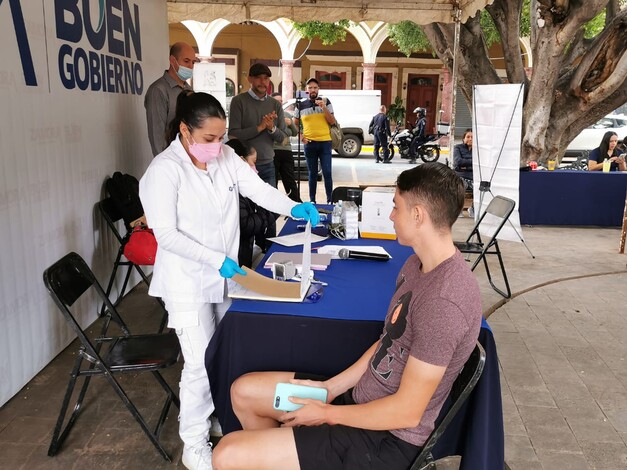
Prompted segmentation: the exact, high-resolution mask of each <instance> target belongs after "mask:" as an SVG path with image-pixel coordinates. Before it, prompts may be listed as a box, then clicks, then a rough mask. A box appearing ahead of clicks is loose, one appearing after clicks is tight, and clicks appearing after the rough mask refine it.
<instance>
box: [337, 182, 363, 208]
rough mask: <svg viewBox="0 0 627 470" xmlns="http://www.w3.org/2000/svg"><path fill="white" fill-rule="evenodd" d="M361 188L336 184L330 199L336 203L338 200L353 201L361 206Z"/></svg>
mask: <svg viewBox="0 0 627 470" xmlns="http://www.w3.org/2000/svg"><path fill="white" fill-rule="evenodd" d="M361 192H362V191H361V188H355V187H349V186H338V187H337V188H334V189H333V192H332V193H331V201H332V202H333V203H336V202H338V201H354V202H355V204H357V205H358V206H361Z"/></svg>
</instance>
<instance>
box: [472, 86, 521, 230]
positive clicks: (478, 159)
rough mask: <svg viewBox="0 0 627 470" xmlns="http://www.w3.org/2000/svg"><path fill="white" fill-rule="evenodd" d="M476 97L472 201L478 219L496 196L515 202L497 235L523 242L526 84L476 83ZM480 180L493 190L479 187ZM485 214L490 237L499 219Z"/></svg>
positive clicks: (474, 107)
mask: <svg viewBox="0 0 627 470" xmlns="http://www.w3.org/2000/svg"><path fill="white" fill-rule="evenodd" d="M473 90H474V97H473V119H472V130H473V146H472V161H473V201H474V209H475V218H476V219H477V218H478V217H479V216H480V214H482V213H483V212H484V211H485V209H486V207H487V206H488V204H489V203H490V201H491V200H492V198H493V197H494V196H504V197H507V198H509V199H513V200H514V201H516V208H515V210H514V212H513V213H512V215H511V216H510V218H509V220H510V222H511V223H506V224H505V226H504V227H503V229H502V230H501V232H500V233H499V236H498V238H499V239H503V240H510V241H522V229H521V227H520V217H519V215H518V202H519V197H518V184H519V178H520V176H519V175H520V141H521V132H522V111H523V94H524V90H523V85H520V84H511V85H475V86H474V88H473ZM481 181H487V182H489V183H490V191H486V192H482V191H480V190H479V187H480V183H481ZM490 217H491V216H489V215H488V216H486V219H485V221H484V222H485V223H482V228H483V227H484V225H485V229H483V230H482V235H487V236H490V235H491V234H492V233H493V231H491V230H493V229H494V228H495V226H496V222H494V223H492V222H491V221H490Z"/></svg>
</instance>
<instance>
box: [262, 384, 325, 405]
mask: <svg viewBox="0 0 627 470" xmlns="http://www.w3.org/2000/svg"><path fill="white" fill-rule="evenodd" d="M288 397H297V398H311V399H313V400H320V401H321V402H323V403H326V402H327V389H326V388H320V387H310V386H309V385H296V384H290V383H278V384H276V390H275V392H274V409H275V410H281V411H295V410H297V409H299V408H302V406H303V405H299V404H296V403H292V402H291V401H290V400H289V398H288Z"/></svg>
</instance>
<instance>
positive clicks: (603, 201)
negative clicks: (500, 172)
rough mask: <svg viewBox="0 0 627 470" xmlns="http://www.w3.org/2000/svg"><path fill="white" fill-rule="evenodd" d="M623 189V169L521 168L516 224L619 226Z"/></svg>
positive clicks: (626, 186)
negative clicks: (548, 169)
mask: <svg viewBox="0 0 627 470" xmlns="http://www.w3.org/2000/svg"><path fill="white" fill-rule="evenodd" d="M626 191H627V172H619V171H612V172H609V173H603V172H601V171H576V170H555V171H522V172H520V196H519V201H520V202H519V209H518V210H519V213H520V223H521V224H526V225H596V226H602V227H620V226H621V225H622V223H623V211H624V208H625V193H626Z"/></svg>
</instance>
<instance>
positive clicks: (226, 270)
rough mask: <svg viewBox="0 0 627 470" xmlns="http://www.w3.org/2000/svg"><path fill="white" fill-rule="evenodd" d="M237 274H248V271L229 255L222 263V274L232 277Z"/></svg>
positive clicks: (228, 277)
mask: <svg viewBox="0 0 627 470" xmlns="http://www.w3.org/2000/svg"><path fill="white" fill-rule="evenodd" d="M236 274H241V275H242V276H246V271H244V270H243V269H242V268H240V267H239V265H238V264H237V263H236V262H235V261H233V260H232V259H231V258H229V257H228V256H227V257H226V258H224V263H222V267H221V268H220V276H222V277H226V278H227V279H231V278H232V277H233V276H235V275H236Z"/></svg>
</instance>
